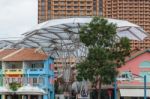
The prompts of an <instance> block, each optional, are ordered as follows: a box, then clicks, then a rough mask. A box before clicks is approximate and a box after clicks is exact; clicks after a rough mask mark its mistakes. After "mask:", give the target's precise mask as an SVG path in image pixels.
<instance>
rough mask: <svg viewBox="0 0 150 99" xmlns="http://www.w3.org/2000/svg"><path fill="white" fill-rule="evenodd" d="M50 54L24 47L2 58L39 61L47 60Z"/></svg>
mask: <svg viewBox="0 0 150 99" xmlns="http://www.w3.org/2000/svg"><path fill="white" fill-rule="evenodd" d="M47 58H48V56H47V55H46V54H45V53H44V52H39V51H37V50H36V49H35V48H22V49H19V50H17V51H15V52H13V53H11V54H9V55H7V56H5V57H3V58H2V60H3V61H38V60H45V59H47Z"/></svg>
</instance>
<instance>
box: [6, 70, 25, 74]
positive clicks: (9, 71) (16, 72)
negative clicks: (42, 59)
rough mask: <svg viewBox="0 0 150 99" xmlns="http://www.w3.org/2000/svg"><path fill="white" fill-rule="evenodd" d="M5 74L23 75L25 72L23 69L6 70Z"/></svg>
mask: <svg viewBox="0 0 150 99" xmlns="http://www.w3.org/2000/svg"><path fill="white" fill-rule="evenodd" d="M4 72H5V74H6V75H7V74H8V75H9V74H23V70H22V69H5V71H4Z"/></svg>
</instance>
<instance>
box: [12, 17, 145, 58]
mask: <svg viewBox="0 0 150 99" xmlns="http://www.w3.org/2000/svg"><path fill="white" fill-rule="evenodd" d="M91 20H92V18H68V19H54V20H49V21H46V22H44V23H41V24H38V25H37V26H36V27H34V28H33V29H32V30H30V31H28V32H26V33H24V36H25V37H24V38H23V39H22V40H21V41H19V42H18V43H16V44H13V47H15V48H16V47H34V48H40V49H42V50H43V51H45V52H47V53H48V54H49V55H54V57H56V56H55V55H61V54H62V53H63V54H64V53H65V54H68V55H71V54H72V55H75V56H78V55H79V54H80V56H85V55H86V53H87V49H86V48H85V46H84V45H83V44H82V43H81V42H80V40H79V30H80V27H81V26H83V25H85V24H86V23H90V21H91ZM107 20H108V22H110V23H114V24H116V25H117V37H118V38H120V37H128V38H129V39H132V40H143V39H144V38H145V37H147V33H146V32H145V31H144V30H142V29H141V27H139V26H137V25H135V24H133V23H130V22H128V21H124V20H116V19H107ZM56 53H57V54H56ZM77 54H78V55H77ZM82 54H83V55H82Z"/></svg>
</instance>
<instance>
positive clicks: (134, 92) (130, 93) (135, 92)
mask: <svg viewBox="0 0 150 99" xmlns="http://www.w3.org/2000/svg"><path fill="white" fill-rule="evenodd" d="M146 92H147V97H150V89H147V90H146ZM120 94H121V97H144V89H120Z"/></svg>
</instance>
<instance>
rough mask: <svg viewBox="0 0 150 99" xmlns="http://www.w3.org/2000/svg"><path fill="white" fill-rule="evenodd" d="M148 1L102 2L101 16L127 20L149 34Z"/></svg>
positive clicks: (113, 0) (149, 8) (149, 2)
mask: <svg viewBox="0 0 150 99" xmlns="http://www.w3.org/2000/svg"><path fill="white" fill-rule="evenodd" d="M149 13H150V1H149V0H103V16H104V17H107V18H115V19H123V20H128V21H130V22H132V23H135V24H138V25H139V26H141V27H143V28H144V30H145V31H147V32H148V33H150V16H149Z"/></svg>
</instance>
